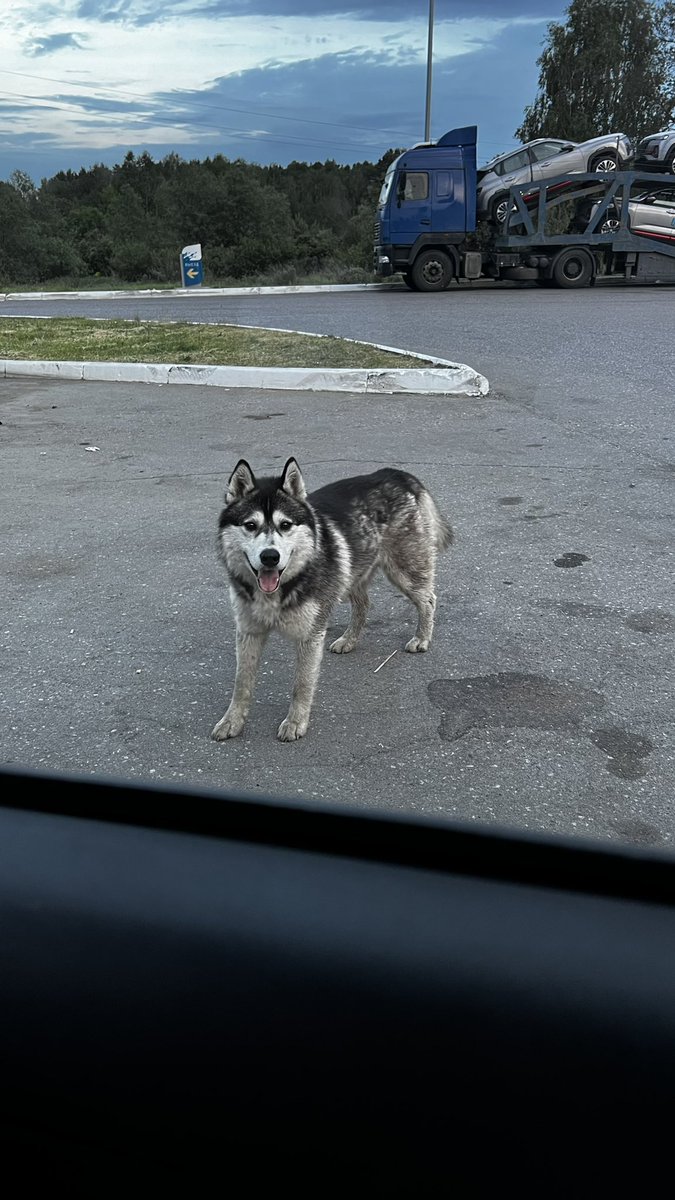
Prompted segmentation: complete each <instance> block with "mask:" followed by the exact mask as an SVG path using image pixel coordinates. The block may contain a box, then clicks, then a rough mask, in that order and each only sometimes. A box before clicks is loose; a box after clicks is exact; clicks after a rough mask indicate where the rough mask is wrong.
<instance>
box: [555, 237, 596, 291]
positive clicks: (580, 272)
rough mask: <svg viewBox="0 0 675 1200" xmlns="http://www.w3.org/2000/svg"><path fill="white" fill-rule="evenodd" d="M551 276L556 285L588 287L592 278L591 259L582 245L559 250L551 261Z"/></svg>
mask: <svg viewBox="0 0 675 1200" xmlns="http://www.w3.org/2000/svg"><path fill="white" fill-rule="evenodd" d="M551 278H552V279H553V282H554V283H555V284H556V286H557V287H561V288H582V287H588V285H589V283H590V282H591V280H592V278H593V260H592V259H591V256H590V254H589V253H588V251H586V250H584V249H583V247H582V246H578V247H577V246H569V247H568V248H567V249H566V250H561V251H560V253H559V254H558V255H557V256H556V258H555V260H554V262H553V268H552V270H551Z"/></svg>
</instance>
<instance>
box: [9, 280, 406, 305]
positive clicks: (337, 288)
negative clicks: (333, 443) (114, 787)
mask: <svg viewBox="0 0 675 1200" xmlns="http://www.w3.org/2000/svg"><path fill="white" fill-rule="evenodd" d="M390 291H397V292H398V291H401V285H400V284H398V283H321V284H318V283H317V284H309V283H308V284H298V285H297V286H295V287H293V286H291V285H290V284H288V285H283V286H279V287H240V288H211V287H198V288H182V287H181V288H142V289H140V290H139V291H126V292H125V291H123V290H118V291H110V292H0V303H1V302H2V301H3V300H132V299H135V298H136V297H140V298H142V297H145V298H150V299H152V300H157V299H160V298H161V297H162V296H172V297H174V298H175V297H176V296H267V295H277V296H284V295H292V294H294V293H304V292H390Z"/></svg>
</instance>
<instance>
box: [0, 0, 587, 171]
mask: <svg viewBox="0 0 675 1200" xmlns="http://www.w3.org/2000/svg"><path fill="white" fill-rule="evenodd" d="M566 3H567V0H436V21H435V36H434V77H433V107H432V129H431V132H432V137H439V136H440V135H441V134H442V133H443V132H444V131H445V130H446V129H451V128H453V127H454V126H457V125H465V124H474V123H475V124H477V125H478V126H479V154H480V156H481V157H482V158H489V157H491V155H492V154H494V153H497V152H498V151H499V150H503V149H508V148H509V147H510V146H512V145H513V144H514V130H515V129H516V127H517V125H518V124H519V123H520V119H521V117H522V112H523V108H524V106H525V105H526V104H527V103H529V102H530V101H531V100H532V99H533V97H534V94H535V91H536V80H537V67H536V59H537V56H538V54H539V52H540V49H541V43H542V39H543V38H544V36H545V33H546V25H547V23H548V22H549V21H551V20H555V19H558V18H560V16H561V15H562V14H563V12H564V9H565V7H566ZM428 12H429V2H428V0H161V2H160V0H0V179H6V178H7V177H8V176H9V175H10V173H11V172H12V171H13V170H14V169H15V168H19V169H21V170H23V171H26V172H28V174H29V175H30V176H31V177H32V178H33V179H34V180H36V181H39V180H40V179H41V178H43V177H45V176H50V175H53V174H54V173H55V172H56V171H58V170H66V169H68V168H71V169H73V170H79V168H80V167H82V166H90V165H91V164H93V163H95V162H104V163H109V164H112V163H115V162H119V161H120V160H121V159H122V157H123V156H124V154H126V152H127V151H128V150H130V149H131V150H133V151H135V152H136V153H140V152H141V151H142V150H148V151H149V153H150V154H152V155H153V157H155V158H161V157H162V156H163V155H165V154H168V153H170V152H171V151H175V152H177V153H178V154H180V155H181V156H182V157H183V158H204V157H206V156H207V155H213V154H217V153H222V154H225V155H226V156H227V157H229V158H237V157H242V158H246V159H248V160H249V161H254V162H260V163H269V162H277V163H283V164H285V163H288V162H290V161H291V160H292V159H300V160H309V161H312V162H313V161H316V160H317V159H325V158H334V159H336V160H337V161H338V162H356V161H359V160H363V159H369V160H377V159H378V158H379V157H380V156H381V154H382V153H383V152H384V151H385V150H387V149H388V148H389V147H391V146H405V145H408V144H411V143H412V142H414V141H418V140H419V139H420V138H421V137H422V135H423V132H424V101H425V87H426V52H427V31H428Z"/></svg>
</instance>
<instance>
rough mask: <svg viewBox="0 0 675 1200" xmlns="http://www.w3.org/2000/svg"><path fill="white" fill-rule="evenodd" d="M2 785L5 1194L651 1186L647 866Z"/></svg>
mask: <svg viewBox="0 0 675 1200" xmlns="http://www.w3.org/2000/svg"><path fill="white" fill-rule="evenodd" d="M0 784H1V787H2V792H1V796H2V800H1V805H0V948H1V960H0V961H1V963H2V971H1V976H0V978H1V981H2V983H1V987H0V1039H1V1048H2V1049H1V1058H0V1067H1V1070H0V1080H1V1088H2V1092H1V1095H2V1119H1V1121H0V1128H1V1129H2V1148H3V1164H4V1166H5V1177H6V1179H9V1178H10V1177H11V1178H17V1177H16V1176H15V1175H14V1172H15V1171H16V1170H19V1171H20V1172H21V1174H20V1176H19V1177H18V1178H20V1181H21V1182H20V1184H18V1185H17V1187H18V1190H17V1192H16V1194H19V1195H21V1194H24V1193H26V1192H27V1193H28V1194H30V1185H31V1183H32V1182H34V1181H35V1180H36V1179H37V1178H38V1176H41V1177H43V1183H44V1180H46V1181H47V1186H49V1187H50V1190H52V1189H54V1188H56V1187H58V1188H59V1190H61V1188H63V1187H64V1186H65V1188H66V1191H67V1194H69V1195H74V1194H87V1195H89V1196H92V1197H96V1196H99V1195H104V1194H105V1195H108V1194H110V1195H115V1196H122V1195H130V1194H131V1195H135V1194H137V1193H138V1194H140V1192H141V1191H142V1192H143V1194H149V1195H160V1194H162V1195H163V1194H166V1193H169V1194H172V1193H175V1194H178V1192H180V1193H181V1194H182V1195H185V1194H186V1193H187V1194H188V1195H191V1196H202V1195H209V1196H210V1195H218V1196H220V1195H232V1196H254V1195H260V1194H264V1195H268V1194H269V1195H277V1194H279V1193H280V1192H281V1190H282V1189H283V1190H284V1192H285V1191H287V1190H288V1191H290V1192H291V1194H293V1195H312V1196H319V1197H320V1196H323V1195H340V1196H390V1195H405V1196H411V1197H413V1196H414V1197H416V1196H437V1195H453V1196H454V1195H456V1196H460V1197H464V1196H482V1195H486V1196H488V1195H489V1196H494V1195H501V1194H502V1193H503V1192H505V1191H507V1190H509V1191H510V1190H514V1191H515V1193H516V1194H525V1195H536V1196H541V1197H546V1196H558V1195H559V1196H569V1197H572V1196H574V1197H576V1196H585V1195H589V1196H590V1195H593V1196H609V1195H615V1194H617V1195H635V1194H639V1195H644V1196H649V1195H652V1194H658V1192H657V1191H653V1190H652V1183H654V1181H655V1179H656V1176H657V1174H658V1173H659V1171H660V1170H661V1169H662V1168H666V1167H668V1168H669V1160H670V1158H671V1155H670V1150H669V1148H668V1147H669V1145H670V1137H669V1135H668V1133H667V1129H668V1128H669V1127H670V1120H671V1116H672V1110H673V1098H674V1092H675V903H674V902H675V862H674V861H673V860H672V859H671V858H670V857H668V856H667V855H665V854H657V853H655V852H645V851H642V850H638V849H634V848H628V847H622V846H617V845H612V846H605V845H602V846H598V845H596V844H594V843H584V842H573V841H566V840H563V839H554V838H548V837H544V836H541V835H529V834H521V833H515V832H507V831H500V830H497V831H495V830H494V829H492V828H490V827H481V828H474V827H471V828H467V827H465V826H461V825H450V824H447V823H444V822H441V821H431V820H418V819H413V818H411V817H395V816H388V815H379V814H378V815H373V814H366V813H361V812H358V813H357V812H354V811H351V810H349V809H344V810H343V809H341V808H336V807H335V808H323V807H314V806H310V805H309V804H307V805H298V804H297V803H295V802H292V803H291V802H287V801H284V800H283V799H272V798H270V799H261V798H260V797H259V796H255V797H251V796H246V795H233V794H231V793H226V792H214V791H207V790H203V791H188V790H185V789H183V790H178V789H169V788H163V787H160V786H152V787H148V786H136V785H131V784H127V783H120V782H114V781H110V780H99V779H91V778H87V779H80V778H70V777H67V776H55V777H51V776H46V775H36V774H27V773H25V772H22V771H18V770H12V769H11V768H4V769H3V770H2V771H1V772H0ZM141 1180H143V1181H144V1183H143V1187H141ZM631 1180H632V1181H633V1182H629V1181H631ZM654 1186H655V1183H654ZM635 1188H637V1189H638V1190H637V1191H636V1190H635ZM8 1194H9V1195H12V1194H13V1192H12V1189H11V1188H10V1190H9V1192H8Z"/></svg>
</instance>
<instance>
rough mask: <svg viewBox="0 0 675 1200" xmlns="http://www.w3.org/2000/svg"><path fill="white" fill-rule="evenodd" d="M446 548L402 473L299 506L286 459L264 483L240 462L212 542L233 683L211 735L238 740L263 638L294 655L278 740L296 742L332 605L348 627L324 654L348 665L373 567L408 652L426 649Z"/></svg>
mask: <svg viewBox="0 0 675 1200" xmlns="http://www.w3.org/2000/svg"><path fill="white" fill-rule="evenodd" d="M451 542H452V530H451V528H450V526H449V524H448V522H447V521H446V519H445V518H444V517H442V516H441V514H440V512H439V511H438V508H437V507H436V505H435V503H434V501H433V500H432V498H431V496H430V494H429V492H428V491H427V489H426V488H425V487H424V484H422V483H420V481H419V479H416V478H415V476H414V475H409V474H408V473H407V472H406V471H397V470H393V469H391V468H385V469H384V470H382V471H375V472H374V473H373V474H372V475H359V476H357V477H355V478H352V479H342V480H339V481H338V482H337V483H332V484H329V485H328V486H327V487H323V488H320V489H319V490H318V491H316V492H313V493H312V494H311V495H310V496H308V495H307V493H306V491H305V485H304V482H303V478H302V475H301V473H300V468H299V467H298V464H297V462H296V461H295V459H294V458H289V460H288V462H287V463H286V466H285V467H284V469H283V471H282V473H281V475H280V476H276V477H265V478H262V479H256V478H255V476H254V474H253V471H252V470H251V468H250V466H249V465H248V463H247V462H245V461H244V459H241V460H240V462H238V463H237V465H236V467H235V468H234V471H233V472H232V475H231V476H230V480H229V483H228V487H227V494H226V498H225V508H224V509H223V511H222V513H221V516H220V524H219V534H218V547H219V552H220V556H221V559H222V561H223V563H224V565H225V569H226V571H227V573H228V576H229V581H230V596H231V600H232V606H233V609H234V615H235V621H236V627H237V672H236V678H235V683H234V693H233V696H232V700H231V701H230V706H229V708H228V710H227V712H226V713H225V716H224V717H223V718H222V719H221V720H220V721H219V722H218V724H217V725H216V727H215V729H214V730H213V733H212V735H211V736H212V737H213V738H215V740H216V741H224V740H225V739H226V738H231V737H236V736H237V734H238V733H241V730H242V729H243V726H244V722H245V720H246V717H247V715H248V710H249V707H250V704H251V698H252V694H253V687H254V683H255V676H256V671H257V668H258V664H259V662H260V656H261V654H262V651H263V647H264V645H265V642H266V640H267V637H268V635H269V634H270V633H271V632H272V631H273V630H278V631H279V633H282V634H284V635H285V636H286V637H289V638H292V640H293V641H294V642H295V643H296V647H297V669H296V675H295V683H294V687H293V696H292V699H291V705H290V708H289V710H288V715H287V716H286V717H285V718H284V720H283V721H282V722H281V725H280V726H279V730H278V734H277V736H278V737H279V738H280V740H281V741H282V742H291V741H295V739H296V738H300V737H302V736H303V734H305V733H306V731H307V726H308V723H309V714H310V709H311V707H312V700H313V698H314V692H315V689H316V684H317V680H318V677H319V668H320V664H321V654H322V651H323V643H324V638H325V636H326V629H327V626H328V622H329V620H330V615H331V612H332V610H333V608H334V607H335V605H336V604H337V603H338V602H339V601H340V600H344V599H347V598H349V600H351V605H352V613H351V621H350V623H349V626H348V628H347V629H346V630H345V632H344V633H343V634H342V636H341V637H339V638H338V639H337V641H335V642H333V644H332V645H331V647H330V649H331V650H332V651H333V653H334V654H348V653H349V651H350V650H353V649H354V647H355V645H356V643H357V641H358V639H359V636H360V634H361V631H362V629H363V626H364V625H365V621H366V614H367V611H368V584H369V582H370V580H371V577H372V575H373V574H374V572H375V570H376V568H377V567H381V568H382V570H383V571H384V573H385V575H386V576H387V578H388V579H390V580H391V582H392V583H393V584H395V585H396V587H397V588H400V590H401V591H402V592H403V594H404V596H407V597H408V599H409V600H411V601H412V603H413V604H414V605H415V608H416V609H417V613H418V623H417V631H416V633H415V635H414V637H412V638H411V639H410V641H409V642H408V644H407V645H406V650H408V651H410V652H411V653H419V652H421V651H424V650H428V648H429V643H430V642H431V635H432V633H433V627H434V610H435V607H436V596H435V593H434V575H435V569H436V556H437V554H438V552H439V551H440V550H445V549H446V548H447V547H448V546H449V545H450V544H451Z"/></svg>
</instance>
